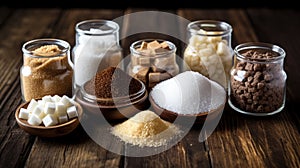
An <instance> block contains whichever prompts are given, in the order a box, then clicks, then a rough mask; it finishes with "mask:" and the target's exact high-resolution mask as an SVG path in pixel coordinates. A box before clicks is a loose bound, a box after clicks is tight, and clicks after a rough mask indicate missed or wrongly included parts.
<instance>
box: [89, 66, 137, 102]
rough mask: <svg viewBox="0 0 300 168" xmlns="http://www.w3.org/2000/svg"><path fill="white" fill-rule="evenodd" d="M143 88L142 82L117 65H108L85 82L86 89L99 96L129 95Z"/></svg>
mask: <svg viewBox="0 0 300 168" xmlns="http://www.w3.org/2000/svg"><path fill="white" fill-rule="evenodd" d="M141 89H142V84H141V82H139V81H138V80H136V79H135V78H132V77H131V76H130V75H128V74H127V73H126V72H124V71H123V70H122V69H120V68H117V67H108V68H106V69H104V70H102V71H100V72H98V73H97V74H96V75H95V76H94V77H93V78H92V79H91V80H90V81H88V82H87V83H86V84H85V91H86V92H87V93H88V94H92V95H95V96H96V97H98V98H112V97H123V96H128V95H131V94H135V93H137V92H139V91H140V90H141Z"/></svg>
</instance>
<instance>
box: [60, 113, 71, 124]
mask: <svg viewBox="0 0 300 168" xmlns="http://www.w3.org/2000/svg"><path fill="white" fill-rule="evenodd" d="M68 121H69V119H68V116H67V115H64V116H59V117H58V122H59V123H60V124H62V123H65V122H68Z"/></svg>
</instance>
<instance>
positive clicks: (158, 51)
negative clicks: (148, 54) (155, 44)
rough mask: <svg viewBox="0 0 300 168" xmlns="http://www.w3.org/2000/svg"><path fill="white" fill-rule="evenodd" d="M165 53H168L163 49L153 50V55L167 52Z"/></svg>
mask: <svg viewBox="0 0 300 168" xmlns="http://www.w3.org/2000/svg"><path fill="white" fill-rule="evenodd" d="M167 51H169V50H167V49H164V48H157V49H155V50H154V52H155V53H158V54H160V53H164V52H167Z"/></svg>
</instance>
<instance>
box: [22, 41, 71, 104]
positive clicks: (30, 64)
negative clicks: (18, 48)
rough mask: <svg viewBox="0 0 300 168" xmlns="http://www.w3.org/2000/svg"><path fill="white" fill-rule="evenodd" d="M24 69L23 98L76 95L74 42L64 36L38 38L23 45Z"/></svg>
mask: <svg viewBox="0 0 300 168" xmlns="http://www.w3.org/2000/svg"><path fill="white" fill-rule="evenodd" d="M22 51H23V65H22V67H21V69H20V79H21V90H22V99H23V100H24V101H30V100H31V99H40V98H42V97H43V96H46V95H52V96H54V95H59V96H63V95H67V96H69V97H72V77H73V65H72V62H71V61H70V45H69V43H68V42H66V41H63V40H60V39H35V40H31V41H28V42H26V43H25V44H24V45H23V47H22Z"/></svg>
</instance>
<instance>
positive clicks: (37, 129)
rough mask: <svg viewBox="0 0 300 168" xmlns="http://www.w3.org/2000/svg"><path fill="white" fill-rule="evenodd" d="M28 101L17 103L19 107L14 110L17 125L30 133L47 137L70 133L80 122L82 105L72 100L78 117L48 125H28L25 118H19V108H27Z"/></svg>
mask: <svg viewBox="0 0 300 168" xmlns="http://www.w3.org/2000/svg"><path fill="white" fill-rule="evenodd" d="M29 103H30V102H25V103H22V104H21V105H19V107H18V108H17V110H16V112H15V118H16V121H17V123H18V125H19V127H20V128H22V129H23V130H24V131H25V132H27V133H29V134H31V135H36V136H40V137H47V138H52V137H59V136H63V135H67V134H69V133H71V132H72V131H74V130H75V129H76V128H77V126H78V125H79V123H80V121H79V120H80V116H81V115H82V107H81V106H80V104H78V103H76V102H74V103H75V106H76V107H77V112H78V117H76V118H73V119H71V120H70V121H68V122H66V123H63V124H58V125H54V126H49V127H45V126H44V125H43V124H41V125H39V126H34V125H30V124H28V122H27V120H25V119H21V118H19V112H20V109H21V108H27V106H28V105H29Z"/></svg>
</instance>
